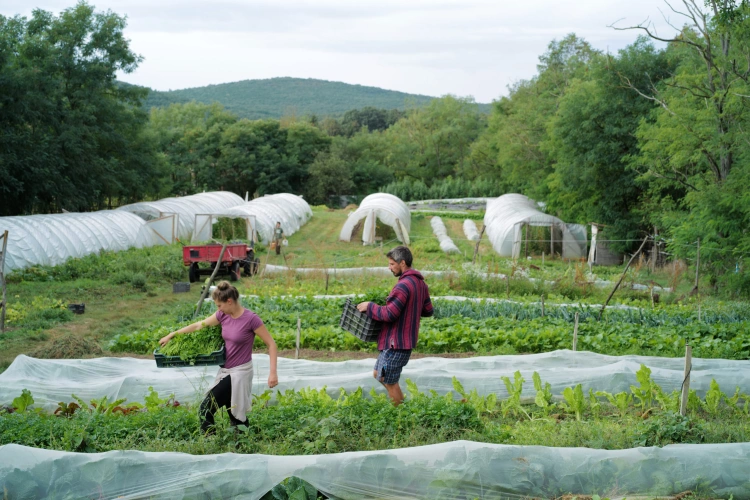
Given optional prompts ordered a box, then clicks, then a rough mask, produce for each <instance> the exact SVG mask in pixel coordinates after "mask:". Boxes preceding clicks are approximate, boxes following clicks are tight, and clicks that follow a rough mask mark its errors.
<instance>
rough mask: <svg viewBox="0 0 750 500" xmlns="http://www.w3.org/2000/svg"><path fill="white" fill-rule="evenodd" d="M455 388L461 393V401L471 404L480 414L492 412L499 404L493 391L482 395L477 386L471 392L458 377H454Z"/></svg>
mask: <svg viewBox="0 0 750 500" xmlns="http://www.w3.org/2000/svg"><path fill="white" fill-rule="evenodd" d="M453 389H454V390H455V391H456V392H457V393H459V394H460V395H461V397H462V398H463V399H462V400H461V401H462V402H464V403H468V404H470V405H471V406H472V407H473V408H474V409H475V410H476V411H477V413H478V414H480V415H481V414H483V413H492V412H493V411H494V410H495V407H496V406H497V395H496V394H494V393H492V394H488V395H487V396H480V395H479V393H478V392H477V390H476V388H474V389H472V390H471V391H470V392H468V393H467V392H466V390H465V389H464V386H463V385H461V382H459V381H458V379H457V378H456V377H453Z"/></svg>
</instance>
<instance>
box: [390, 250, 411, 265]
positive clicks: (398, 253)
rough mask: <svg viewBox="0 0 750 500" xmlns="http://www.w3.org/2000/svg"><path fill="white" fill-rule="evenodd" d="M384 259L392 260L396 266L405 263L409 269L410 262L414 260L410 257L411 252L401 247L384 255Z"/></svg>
mask: <svg viewBox="0 0 750 500" xmlns="http://www.w3.org/2000/svg"><path fill="white" fill-rule="evenodd" d="M386 257H388V258H389V259H393V260H394V261H395V262H396V263H397V264H398V263H400V262H401V261H402V260H403V261H404V262H406V265H407V266H408V267H411V263H412V260H413V259H414V258H413V257H412V255H411V250H409V249H408V248H406V247H405V246H403V245H399V246H397V247H396V248H394V249H393V250H391V251H390V252H388V253H387V254H386Z"/></svg>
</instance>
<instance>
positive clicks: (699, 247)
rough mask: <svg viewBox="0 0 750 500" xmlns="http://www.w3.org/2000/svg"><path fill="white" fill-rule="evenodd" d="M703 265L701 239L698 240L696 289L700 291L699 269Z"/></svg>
mask: <svg viewBox="0 0 750 500" xmlns="http://www.w3.org/2000/svg"><path fill="white" fill-rule="evenodd" d="M700 265H701V239H700V238H698V250H697V252H696V255H695V289H696V290H698V268H699V267H700Z"/></svg>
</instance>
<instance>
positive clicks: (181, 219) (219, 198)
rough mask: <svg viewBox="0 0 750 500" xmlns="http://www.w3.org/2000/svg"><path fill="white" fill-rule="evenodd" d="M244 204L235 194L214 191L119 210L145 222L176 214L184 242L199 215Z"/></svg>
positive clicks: (179, 232) (178, 230) (124, 207)
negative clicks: (136, 216) (132, 214)
mask: <svg viewBox="0 0 750 500" xmlns="http://www.w3.org/2000/svg"><path fill="white" fill-rule="evenodd" d="M243 202H244V200H243V199H242V198H241V197H240V196H238V195H236V194H234V193H230V192H228V191H214V192H211V193H198V194H193V195H190V196H183V197H179V198H164V199H163V200H157V201H142V202H140V203H132V204H130V205H124V206H122V207H120V208H118V210H124V211H126V212H131V213H134V214H136V215H138V216H139V217H141V218H142V219H144V220H152V219H159V218H161V217H164V216H167V215H172V214H176V215H177V237H178V238H179V239H181V240H183V241H190V237H191V236H192V234H193V224H194V223H195V216H196V215H197V214H211V213H219V212H222V211H223V210H225V209H228V208H231V207H234V206H237V205H239V204H240V203H243Z"/></svg>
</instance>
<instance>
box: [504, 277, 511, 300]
mask: <svg viewBox="0 0 750 500" xmlns="http://www.w3.org/2000/svg"><path fill="white" fill-rule="evenodd" d="M505 295H506V296H507V297H508V298H510V276H506V277H505Z"/></svg>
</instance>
